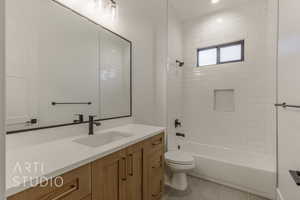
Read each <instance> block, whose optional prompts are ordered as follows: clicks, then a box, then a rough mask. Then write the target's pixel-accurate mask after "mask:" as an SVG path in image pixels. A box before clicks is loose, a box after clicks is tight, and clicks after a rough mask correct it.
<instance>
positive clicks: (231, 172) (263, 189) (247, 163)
mask: <svg viewBox="0 0 300 200" xmlns="http://www.w3.org/2000/svg"><path fill="white" fill-rule="evenodd" d="M182 150H183V151H187V152H190V153H192V154H193V155H194V157H195V160H196V168H195V170H194V171H193V172H191V173H190V175H192V176H197V177H200V178H203V179H207V180H210V181H214V182H217V183H220V184H223V185H227V186H230V187H233V188H237V189H239V190H243V191H246V192H249V193H252V194H256V195H260V196H262V197H266V198H269V199H275V194H276V187H275V185H276V167H275V166H276V165H275V158H273V157H271V156H265V155H260V154H250V153H247V152H235V151H233V150H231V149H226V148H219V147H213V146H208V145H202V144H199V143H194V142H185V143H184V144H182Z"/></svg>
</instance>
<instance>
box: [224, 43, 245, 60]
mask: <svg viewBox="0 0 300 200" xmlns="http://www.w3.org/2000/svg"><path fill="white" fill-rule="evenodd" d="M240 60H242V45H241V44H238V45H234V46H228V47H221V48H220V62H221V63H224V62H232V61H240Z"/></svg>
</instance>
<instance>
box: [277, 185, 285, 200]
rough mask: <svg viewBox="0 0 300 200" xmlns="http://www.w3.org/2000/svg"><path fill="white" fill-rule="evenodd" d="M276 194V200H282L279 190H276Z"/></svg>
mask: <svg viewBox="0 0 300 200" xmlns="http://www.w3.org/2000/svg"><path fill="white" fill-rule="evenodd" d="M276 192H277V200H284V198H283V197H282V194H281V192H280V190H279V188H277V189H276Z"/></svg>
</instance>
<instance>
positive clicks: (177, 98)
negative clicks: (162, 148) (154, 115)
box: [167, 5, 184, 148]
mask: <svg viewBox="0 0 300 200" xmlns="http://www.w3.org/2000/svg"><path fill="white" fill-rule="evenodd" d="M181 25H182V24H181V21H180V19H179V17H178V14H177V13H176V11H175V9H173V7H172V6H171V5H169V8H168V73H167V79H168V80H167V86H168V89H167V95H168V100H167V102H168V130H169V133H170V134H171V135H170V137H169V143H168V145H169V148H175V145H176V143H177V141H174V140H175V139H176V138H175V137H173V136H174V135H175V132H176V131H178V132H180V131H181V130H178V129H177V130H175V127H174V121H175V120H176V119H180V120H181V121H182V120H183V116H182V112H183V110H182V109H183V103H182V101H183V97H182V95H183V91H182V75H183V68H180V67H178V64H177V63H176V60H180V61H183V60H184V59H183V30H182V26H181Z"/></svg>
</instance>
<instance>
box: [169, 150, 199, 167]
mask: <svg viewBox="0 0 300 200" xmlns="http://www.w3.org/2000/svg"><path fill="white" fill-rule="evenodd" d="M165 159H166V161H167V162H168V163H170V164H171V163H173V164H178V165H194V163H195V160H194V157H193V156H192V155H191V154H189V153H186V152H182V151H170V152H167V153H166V154H165Z"/></svg>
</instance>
